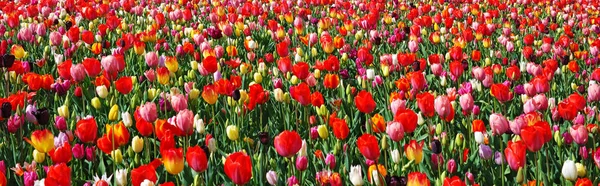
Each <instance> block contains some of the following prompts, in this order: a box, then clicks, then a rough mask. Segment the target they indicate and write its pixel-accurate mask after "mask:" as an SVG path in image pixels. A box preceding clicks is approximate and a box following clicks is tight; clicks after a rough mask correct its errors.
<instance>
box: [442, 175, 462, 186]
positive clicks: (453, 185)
mask: <svg viewBox="0 0 600 186" xmlns="http://www.w3.org/2000/svg"><path fill="white" fill-rule="evenodd" d="M466 185H467V184H465V182H463V181H462V180H461V179H460V178H459V177H458V176H453V177H452V178H446V179H444V186H466Z"/></svg>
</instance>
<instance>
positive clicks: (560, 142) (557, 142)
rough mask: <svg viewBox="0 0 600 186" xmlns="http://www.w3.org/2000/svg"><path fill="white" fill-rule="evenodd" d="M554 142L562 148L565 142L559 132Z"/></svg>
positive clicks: (555, 134) (556, 132) (556, 133)
mask: <svg viewBox="0 0 600 186" xmlns="http://www.w3.org/2000/svg"><path fill="white" fill-rule="evenodd" d="M554 141H555V142H556V144H557V145H558V147H561V146H562V143H563V140H562V136H561V135H560V132H559V131H555V132H554Z"/></svg>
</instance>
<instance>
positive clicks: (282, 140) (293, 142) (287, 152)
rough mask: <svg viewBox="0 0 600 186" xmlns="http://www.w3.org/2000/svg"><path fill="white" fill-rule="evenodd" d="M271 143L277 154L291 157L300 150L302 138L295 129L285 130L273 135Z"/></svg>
mask: <svg viewBox="0 0 600 186" xmlns="http://www.w3.org/2000/svg"><path fill="white" fill-rule="evenodd" d="M273 145H274V146H275V150H276V151H277V153H278V154H279V155H281V156H283V157H291V156H293V155H295V154H296V153H298V151H300V148H301V147H302V138H300V135H299V134H298V133H297V132H296V131H288V130H285V131H283V132H281V133H280V134H279V135H277V136H276V137H275V139H274V141H273Z"/></svg>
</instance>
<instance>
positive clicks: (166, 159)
mask: <svg viewBox="0 0 600 186" xmlns="http://www.w3.org/2000/svg"><path fill="white" fill-rule="evenodd" d="M160 154H161V155H162V157H163V158H162V161H163V164H164V165H165V170H166V171H167V172H168V173H170V174H172V175H176V174H179V173H180V172H181V171H183V165H184V162H183V150H182V149H181V148H171V149H167V150H163V151H162V152H160Z"/></svg>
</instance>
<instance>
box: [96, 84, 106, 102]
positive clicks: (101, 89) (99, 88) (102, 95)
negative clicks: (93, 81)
mask: <svg viewBox="0 0 600 186" xmlns="http://www.w3.org/2000/svg"><path fill="white" fill-rule="evenodd" d="M96 94H97V95H98V96H99V97H100V98H103V99H104V98H106V97H107V96H108V89H107V88H106V86H104V85H100V86H97V87H96Z"/></svg>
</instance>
